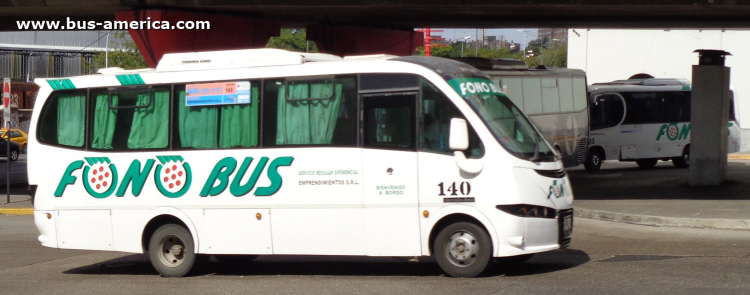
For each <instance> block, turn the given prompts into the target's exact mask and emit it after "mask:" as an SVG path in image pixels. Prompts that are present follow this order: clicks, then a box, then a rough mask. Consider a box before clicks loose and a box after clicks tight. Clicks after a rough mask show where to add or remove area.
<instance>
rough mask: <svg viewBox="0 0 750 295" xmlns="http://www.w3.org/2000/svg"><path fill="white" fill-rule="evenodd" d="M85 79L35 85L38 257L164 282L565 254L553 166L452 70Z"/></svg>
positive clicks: (275, 53)
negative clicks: (322, 265)
mask: <svg viewBox="0 0 750 295" xmlns="http://www.w3.org/2000/svg"><path fill="white" fill-rule="evenodd" d="M100 73H101V74H99V75H91V76H79V77H70V78H63V79H36V81H35V82H36V83H37V84H38V85H39V86H40V87H41V89H40V90H39V96H38V97H39V98H38V99H37V102H36V110H35V111H34V113H33V117H32V121H33V122H32V125H31V132H30V137H29V141H30V143H31V144H30V145H29V157H28V172H29V184H30V185H31V193H32V196H33V201H34V209H35V213H34V220H35V223H36V226H37V228H38V229H39V231H40V233H41V235H40V236H39V241H40V242H41V243H42V245H44V246H47V247H52V248H61V249H88V250H107V251H122V252H131V253H148V255H149V257H150V260H151V262H152V264H153V266H154V268H155V269H156V270H157V271H158V272H159V273H161V274H162V275H164V276H168V277H175V276H183V275H185V274H187V273H188V272H189V271H190V270H191V269H195V268H197V265H198V264H200V263H202V262H205V261H206V259H207V258H206V257H209V256H208V255H214V256H215V257H216V258H217V259H219V260H220V261H226V260H230V259H242V260H243V261H248V260H250V259H251V258H253V257H255V256H257V255H275V254H285V255H351V256H392V257H398V256H400V257H418V256H434V257H435V259H436V261H437V263H438V264H439V266H440V267H441V268H442V269H443V270H444V271H445V272H446V273H447V274H449V275H451V276H456V277H472V276H476V275H478V274H480V273H482V271H484V270H485V269H486V267H487V266H488V265H489V262H490V261H491V259H493V258H495V257H510V256H515V257H518V258H514V259H513V260H521V259H524V258H528V257H530V256H531V255H532V254H534V253H539V252H545V251H551V250H555V249H560V248H563V247H567V246H568V245H569V244H570V239H571V235H572V227H573V211H572V204H573V194H572V191H571V187H570V183H569V181H568V178H567V176H566V174H565V171H564V170H563V165H562V163H561V162H560V161H559V160H558V159H557V158H556V154H555V153H554V152H553V150H552V147H550V146H549V145H548V143H547V142H546V141H544V140H543V139H542V137H541V135H540V134H539V133H538V130H537V129H535V128H534V126H533V125H532V124H531V123H530V122H529V120H528V119H527V117H526V116H525V115H524V114H523V113H522V112H521V110H520V109H519V108H517V107H516V106H515V105H514V104H513V102H512V101H511V100H510V99H508V98H507V97H506V96H505V95H504V94H502V92H501V91H500V89H499V88H498V87H497V85H495V84H493V83H492V82H491V81H490V80H489V78H488V77H487V76H486V75H484V74H482V73H481V72H480V71H479V70H477V69H476V68H473V67H471V66H469V65H466V64H464V63H460V62H456V61H452V60H448V59H442V58H433V57H417V56H408V57H395V56H385V55H378V56H358V57H347V58H340V57H337V56H332V55H327V54H307V53H295V52H288V51H283V50H278V49H253V50H235V51H217V52H201V53H178V54H167V55H165V56H164V58H163V59H162V60H161V61H160V62H159V64H158V66H157V67H156V69H144V70H130V71H124V70H121V69H104V70H102V71H100ZM238 255H244V256H238Z"/></svg>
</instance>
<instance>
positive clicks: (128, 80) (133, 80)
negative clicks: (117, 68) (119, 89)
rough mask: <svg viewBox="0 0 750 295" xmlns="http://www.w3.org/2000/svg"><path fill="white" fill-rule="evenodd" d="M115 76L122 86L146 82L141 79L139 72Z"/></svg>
mask: <svg viewBox="0 0 750 295" xmlns="http://www.w3.org/2000/svg"><path fill="white" fill-rule="evenodd" d="M115 77H117V80H118V81H120V84H122V85H124V86H131V85H143V84H146V82H144V81H143V79H141V75H139V74H130V75H116V76H115Z"/></svg>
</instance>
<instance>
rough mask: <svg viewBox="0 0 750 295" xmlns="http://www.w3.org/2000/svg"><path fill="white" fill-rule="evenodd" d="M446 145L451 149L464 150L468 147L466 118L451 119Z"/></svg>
mask: <svg viewBox="0 0 750 295" xmlns="http://www.w3.org/2000/svg"><path fill="white" fill-rule="evenodd" d="M448 145H449V146H450V148H451V150H452V151H465V150H466V149H468V148H469V127H468V126H467V125H466V120H464V119H459V118H453V119H451V134H450V137H449V143H448Z"/></svg>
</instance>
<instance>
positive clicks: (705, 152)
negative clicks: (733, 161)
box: [688, 50, 731, 186]
mask: <svg viewBox="0 0 750 295" xmlns="http://www.w3.org/2000/svg"><path fill="white" fill-rule="evenodd" d="M696 52H698V53H699V55H700V62H699V64H698V65H697V66H693V85H692V98H691V113H690V117H691V118H690V121H691V128H690V154H689V159H690V177H689V181H688V183H689V184H690V186H716V185H720V184H721V183H722V182H724V180H725V179H726V175H727V137H728V135H729V124H728V122H729V68H728V67H725V66H724V56H725V55H731V54H729V53H728V52H725V51H721V50H696Z"/></svg>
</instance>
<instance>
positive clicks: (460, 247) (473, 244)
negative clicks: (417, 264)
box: [433, 222, 492, 278]
mask: <svg viewBox="0 0 750 295" xmlns="http://www.w3.org/2000/svg"><path fill="white" fill-rule="evenodd" d="M433 249H435V251H434V256H435V260H437V263H438V265H440V268H441V269H443V271H444V272H445V273H446V274H448V275H449V276H452V277H457V278H471V277H475V276H478V275H479V274H481V273H482V272H484V271H485V270H486V269H487V266H488V265H489V263H490V260H492V243H491V242H490V236H489V234H487V232H486V231H485V230H484V229H483V228H481V227H480V226H478V225H476V224H473V223H469V222H457V223H453V224H451V225H448V226H446V227H445V228H443V229H442V230H441V231H440V233H439V234H438V235H437V237H436V238H435V241H434V242H433Z"/></svg>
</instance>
